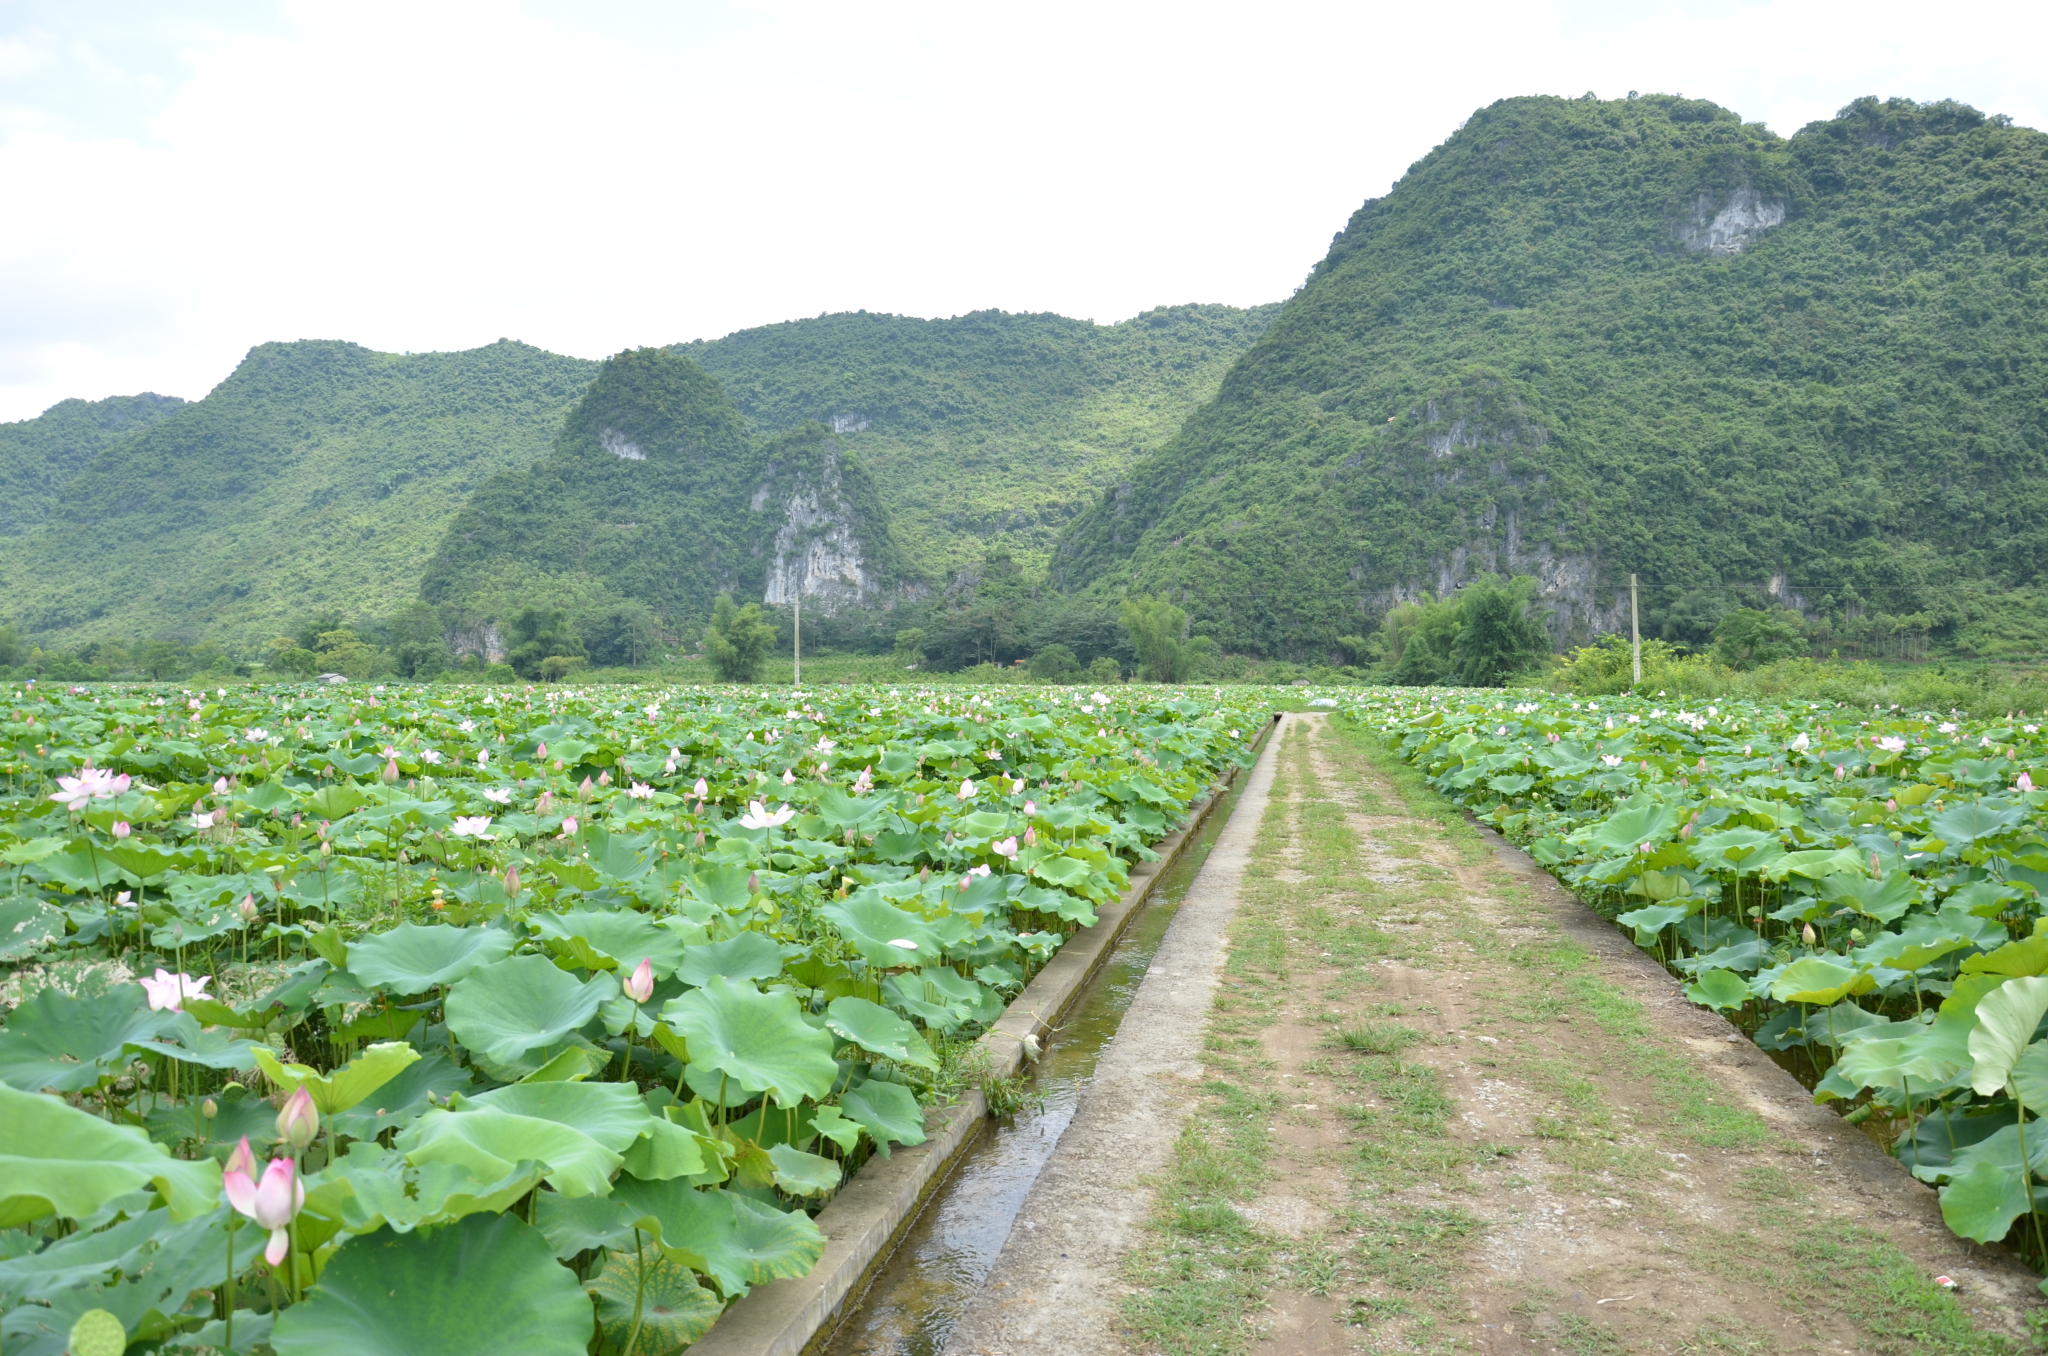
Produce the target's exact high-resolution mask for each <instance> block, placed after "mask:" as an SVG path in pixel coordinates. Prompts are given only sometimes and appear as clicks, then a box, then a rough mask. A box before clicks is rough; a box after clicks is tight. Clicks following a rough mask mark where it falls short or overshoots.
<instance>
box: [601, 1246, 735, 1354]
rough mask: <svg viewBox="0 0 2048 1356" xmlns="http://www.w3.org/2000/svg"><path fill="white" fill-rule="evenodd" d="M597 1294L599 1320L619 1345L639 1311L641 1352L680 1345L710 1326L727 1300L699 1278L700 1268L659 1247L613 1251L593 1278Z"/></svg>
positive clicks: (622, 1347)
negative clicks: (675, 1258)
mask: <svg viewBox="0 0 2048 1356" xmlns="http://www.w3.org/2000/svg"><path fill="white" fill-rule="evenodd" d="M590 1293H591V1294H593V1295H595V1296H597V1321H598V1322H599V1323H601V1324H603V1325H604V1335H605V1337H606V1339H607V1340H608V1341H610V1342H611V1344H612V1345H613V1346H614V1347H615V1348H617V1349H618V1350H620V1351H624V1350H625V1349H626V1343H627V1342H628V1341H629V1340H630V1339H631V1338H632V1336H633V1324H634V1320H635V1317H636V1316H637V1317H638V1320H639V1325H640V1340H639V1346H638V1347H637V1348H636V1350H638V1351H642V1352H667V1351H679V1350H681V1349H682V1348H683V1347H686V1346H688V1345H689V1344H690V1343H692V1342H694V1341H696V1340H697V1339H698V1338H700V1337H702V1336H703V1335H704V1334H705V1333H707V1332H710V1331H711V1325H712V1324H713V1323H716V1322H717V1321H718V1316H719V1315H720V1314H722V1313H724V1312H725V1303H724V1301H722V1300H720V1299H719V1298H718V1296H717V1295H716V1294H715V1293H713V1292H712V1291H710V1290H706V1289H705V1288H704V1287H703V1286H701V1285H699V1284H698V1283H697V1276H696V1273H694V1272H692V1271H691V1270H690V1269H689V1268H688V1267H686V1266H684V1265H682V1264H681V1263H679V1262H674V1261H671V1260H669V1258H668V1257H666V1256H665V1255H663V1254H662V1253H661V1252H659V1251H657V1250H655V1249H652V1248H650V1249H647V1250H645V1251H644V1252H642V1253H641V1254H640V1255H639V1256H638V1257H636V1256H635V1255H634V1254H632V1253H630V1252H614V1253H612V1254H611V1255H610V1257H609V1258H608V1259H607V1260H606V1262H605V1266H604V1270H603V1271H602V1272H600V1273H598V1277H597V1279H596V1280H594V1281H592V1282H591V1283H590Z"/></svg>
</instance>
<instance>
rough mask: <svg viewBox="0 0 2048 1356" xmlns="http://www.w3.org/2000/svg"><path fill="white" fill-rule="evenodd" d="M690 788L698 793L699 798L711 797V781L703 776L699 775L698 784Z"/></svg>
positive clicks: (707, 798)
mask: <svg viewBox="0 0 2048 1356" xmlns="http://www.w3.org/2000/svg"><path fill="white" fill-rule="evenodd" d="M690 789H691V790H692V791H694V792H695V793H696V795H697V799H698V800H710V799H711V783H709V782H707V781H705V780H704V779H703V778H702V777H699V778H698V779H697V784H696V785H695V786H693V787H691V788H690Z"/></svg>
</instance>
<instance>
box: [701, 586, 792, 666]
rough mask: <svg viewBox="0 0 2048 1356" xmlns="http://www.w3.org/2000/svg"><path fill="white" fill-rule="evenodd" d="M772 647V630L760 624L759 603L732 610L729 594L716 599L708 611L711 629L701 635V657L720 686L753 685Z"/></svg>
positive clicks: (720, 595)
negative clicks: (714, 673)
mask: <svg viewBox="0 0 2048 1356" xmlns="http://www.w3.org/2000/svg"><path fill="white" fill-rule="evenodd" d="M774 643H775V628H773V627H771V626H768V625H765V624H764V623H763V622H762V621H761V605H760V604H759V603H748V604H747V605H746V606H745V607H734V606H733V601H732V595H731V594H729V593H721V594H719V595H718V602H717V603H716V604H715V605H714V606H713V607H712V609H711V625H710V626H709V627H708V628H707V629H706V630H705V632H704V655H705V658H707V659H709V660H710V661H711V667H712V670H713V671H714V672H716V673H717V674H718V679H719V681H720V682H723V683H751V682H753V681H754V679H755V678H756V677H758V676H759V675H760V672H761V661H762V660H763V659H766V658H767V657H768V647H769V646H770V645H773V644H774Z"/></svg>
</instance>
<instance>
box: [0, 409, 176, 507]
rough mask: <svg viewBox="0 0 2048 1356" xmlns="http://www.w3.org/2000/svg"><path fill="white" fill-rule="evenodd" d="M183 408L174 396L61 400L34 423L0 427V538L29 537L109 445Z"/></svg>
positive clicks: (33, 421)
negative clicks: (73, 479)
mask: <svg viewBox="0 0 2048 1356" xmlns="http://www.w3.org/2000/svg"><path fill="white" fill-rule="evenodd" d="M184 404H185V402H184V401H182V400H180V399H178V398H177V397H176V396H160V395H150V394H147V393H145V394H143V395H135V396H111V397H109V398H108V399H106V400H95V401H91V402H87V401H83V400H63V401H59V402H58V403H57V404H55V405H52V406H51V407H50V408H49V409H47V410H44V411H43V412H42V413H41V414H40V415H38V416H37V417H35V418H34V419H25V420H23V421H21V422H20V423H17V424H0V489H4V492H0V536H6V537H11V536H15V535H18V534H20V533H23V532H27V531H30V530H32V529H34V528H35V527H37V526H39V525H40V524H41V523H42V521H43V520H44V519H45V518H47V517H49V516H50V510H51V509H53V508H54V507H56V504H57V498H58V496H59V495H60V494H62V493H63V490H64V487H65V486H66V485H68V484H70V483H71V480H72V478H73V477H74V476H76V475H77V474H78V473H79V472H80V471H83V470H84V469H85V468H86V467H87V466H88V465H90V464H91V462H92V459H93V458H94V457H95V456H97V455H99V452H100V450H101V449H102V448H104V447H105V446H106V445H107V444H108V443H110V442H112V441H114V440H115V439H116V438H119V437H122V436H123V435H125V434H131V433H134V432H136V431H138V430H140V429H144V428H147V427H149V426H150V425H151V424H153V423H155V422H156V421H157V420H159V419H161V418H163V417H164V416H165V415H167V414H172V413H174V412H176V411H177V410H178V409H179V408H181V407H182V406H183V405H184Z"/></svg>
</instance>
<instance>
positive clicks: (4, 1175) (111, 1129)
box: [0, 1086, 220, 1229]
mask: <svg viewBox="0 0 2048 1356" xmlns="http://www.w3.org/2000/svg"><path fill="white" fill-rule="evenodd" d="M148 1186H154V1187H156V1188H157V1189H158V1190H159V1191H161V1192H162V1193H163V1196H164V1201H165V1203H166V1204H167V1205H169V1206H170V1210H171V1218H172V1219H173V1220H185V1219H190V1218H191V1217H192V1216H194V1215H197V1214H201V1213H203V1212H204V1211H207V1210H211V1209H212V1208H213V1207H214V1206H215V1204H217V1203H218V1202H219V1200H220V1164H218V1163H216V1162H214V1161H213V1160H212V1159H210V1158H208V1159H203V1160H201V1161H199V1162H196V1163H188V1162H186V1161H184V1160H183V1159H177V1158H172V1157H171V1154H170V1150H168V1149H166V1148H164V1147H163V1146H162V1145H161V1144H157V1143H155V1142H153V1141H152V1140H151V1139H150V1138H149V1136H148V1135H147V1134H145V1133H144V1132H143V1131H142V1130H141V1129H140V1128H138V1127H136V1126H132V1125H114V1124H112V1123H111V1122H108V1121H103V1120H101V1119H100V1118H99V1117H97V1116H94V1115H91V1114H90V1113H88V1112H84V1111H80V1110H79V1109H78V1108H76V1107H73V1106H70V1105H68V1104H66V1103H65V1102H63V1101H61V1100H59V1099H58V1098H55V1097H46V1096H43V1095H42V1094H40V1093H34V1092H17V1091H16V1090H15V1089H13V1088H10V1087H5V1086H0V1229H5V1228H12V1227H13V1226H15V1225H17V1224H26V1223H28V1222H29V1221H30V1220H36V1219H41V1218H43V1217H44V1216H45V1215H53V1214H54V1215H63V1216H65V1217H67V1218H71V1219H78V1218H80V1217H82V1216H86V1215H90V1214H92V1213H93V1211H95V1210H98V1209H99V1208H100V1207H101V1206H102V1205H104V1204H105V1203H106V1202H108V1201H110V1200H112V1199H113V1198H114V1197H116V1196H119V1195H122V1194H124V1193H126V1192H130V1191H136V1190H139V1189H141V1188H143V1187H148Z"/></svg>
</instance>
